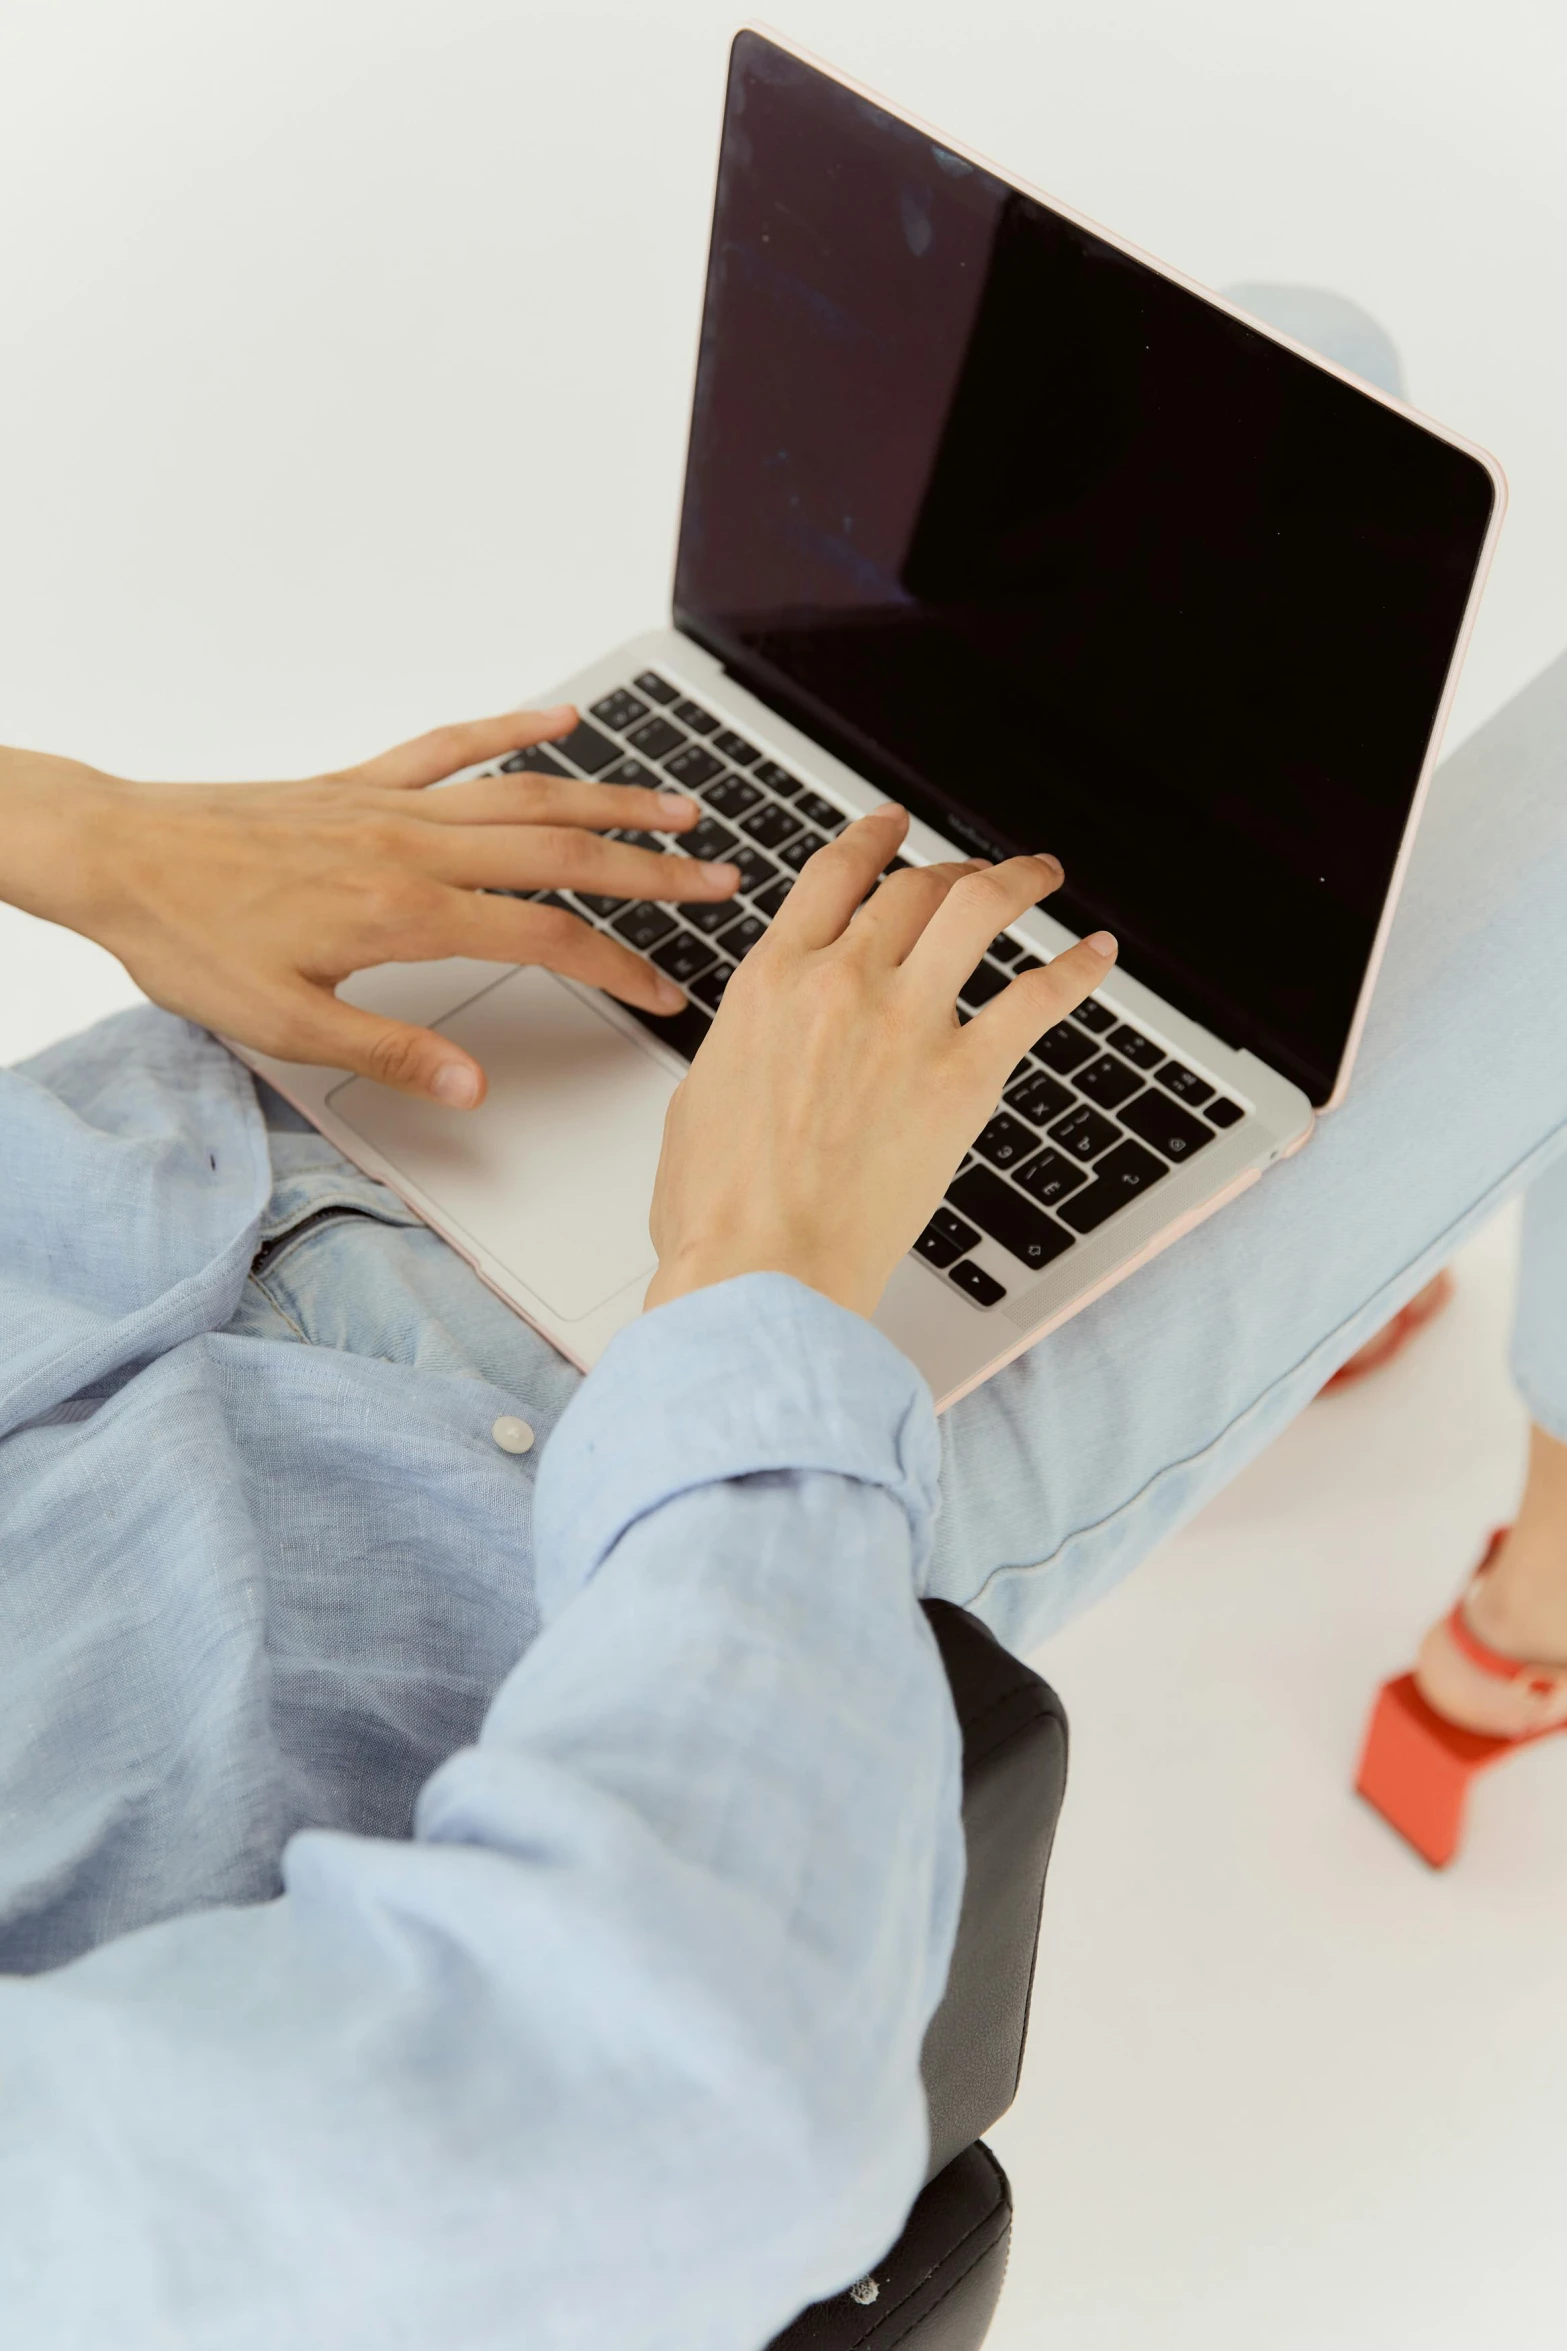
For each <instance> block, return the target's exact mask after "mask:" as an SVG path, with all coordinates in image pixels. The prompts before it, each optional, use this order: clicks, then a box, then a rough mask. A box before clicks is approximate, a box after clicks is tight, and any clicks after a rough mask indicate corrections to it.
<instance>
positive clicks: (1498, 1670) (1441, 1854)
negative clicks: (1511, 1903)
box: [1355, 1527, 1567, 1869]
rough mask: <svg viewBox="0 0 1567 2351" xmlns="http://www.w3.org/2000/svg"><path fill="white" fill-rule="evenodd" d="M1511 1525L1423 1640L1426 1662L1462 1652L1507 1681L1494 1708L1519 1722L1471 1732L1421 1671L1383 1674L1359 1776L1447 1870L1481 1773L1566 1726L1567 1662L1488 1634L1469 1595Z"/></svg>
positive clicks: (1369, 1793) (1435, 1864)
mask: <svg viewBox="0 0 1567 2351" xmlns="http://www.w3.org/2000/svg"><path fill="white" fill-rule="evenodd" d="M1507 1532H1508V1530H1507V1528H1506V1527H1498V1528H1497V1529H1496V1532H1495V1533H1494V1534H1493V1535H1492V1537H1491V1540H1490V1542H1489V1543H1488V1544H1487V1545H1486V1549H1485V1556H1484V1558H1483V1559H1482V1560H1481V1562H1480V1564H1479V1566H1478V1567H1477V1568H1476V1570H1475V1572H1474V1576H1473V1578H1472V1579H1471V1582H1470V1584H1469V1586H1468V1587H1467V1589H1466V1590H1465V1591H1464V1592H1463V1593H1462V1594H1461V1595H1460V1597H1459V1599H1458V1600H1457V1602H1456V1603H1455V1605H1454V1607H1453V1609H1452V1612H1451V1613H1450V1614H1449V1615H1448V1616H1446V1617H1444V1618H1443V1619H1442V1622H1441V1623H1440V1624H1438V1625H1434V1626H1433V1627H1432V1629H1431V1631H1430V1632H1429V1633H1428V1634H1427V1635H1426V1639H1425V1643H1424V1645H1423V1646H1422V1649H1421V1658H1420V1662H1421V1666H1422V1668H1423V1669H1424V1668H1426V1667H1427V1666H1428V1665H1430V1666H1437V1665H1445V1666H1446V1667H1448V1668H1449V1669H1450V1668H1451V1666H1452V1664H1453V1663H1454V1661H1455V1659H1457V1660H1462V1661H1463V1662H1464V1664H1466V1665H1467V1666H1468V1667H1470V1668H1472V1669H1475V1670H1477V1671H1478V1672H1479V1673H1481V1674H1484V1675H1486V1676H1487V1677H1489V1679H1490V1680H1491V1681H1492V1682H1495V1683H1501V1684H1505V1685H1506V1686H1507V1694H1506V1696H1505V1697H1503V1696H1502V1694H1501V1693H1500V1692H1494V1691H1493V1692H1492V1693H1491V1696H1492V1697H1493V1699H1494V1701H1495V1710H1496V1711H1498V1712H1499V1713H1502V1714H1505V1715H1508V1716H1510V1717H1512V1718H1514V1719H1515V1720H1516V1721H1517V1724H1518V1728H1517V1729H1515V1730H1511V1731H1495V1732H1486V1731H1470V1730H1465V1729H1463V1728H1462V1727H1461V1725H1460V1724H1458V1723H1456V1722H1450V1721H1449V1720H1448V1719H1447V1717H1446V1715H1444V1714H1438V1712H1437V1711H1436V1708H1435V1707H1434V1706H1432V1705H1431V1704H1430V1702H1429V1700H1427V1699H1426V1698H1424V1697H1423V1696H1422V1695H1421V1692H1420V1690H1419V1688H1418V1686H1417V1684H1416V1681H1415V1676H1414V1675H1413V1674H1412V1673H1406V1674H1400V1675H1399V1677H1398V1679H1397V1681H1392V1682H1386V1683H1384V1685H1383V1687H1382V1688H1381V1690H1380V1691H1379V1692H1378V1693H1377V1702H1376V1705H1375V1706H1374V1707H1373V1709H1372V1713H1371V1722H1370V1726H1369V1728H1368V1730H1367V1732H1366V1743H1365V1747H1364V1749H1363V1751H1362V1754H1361V1758H1360V1770H1359V1773H1358V1775H1357V1777H1356V1780H1355V1787H1356V1790H1357V1792H1358V1793H1359V1794H1360V1795H1362V1796H1364V1797H1365V1799H1366V1801H1367V1803H1368V1804H1372V1805H1374V1806H1375V1807H1376V1809H1377V1811H1378V1812H1380V1813H1381V1815H1382V1817H1383V1819H1384V1820H1386V1821H1388V1822H1390V1823H1391V1824H1392V1826H1393V1827H1394V1828H1395V1829H1397V1831H1398V1833H1399V1835H1400V1836H1401V1837H1403V1838H1404V1839H1405V1840H1406V1842H1407V1843H1409V1844H1411V1845H1413V1847H1414V1849H1415V1851H1416V1852H1417V1853H1418V1854H1420V1855H1421V1856H1422V1858H1423V1859H1424V1860H1426V1861H1429V1862H1430V1864H1431V1866H1432V1868H1433V1869H1445V1868H1446V1867H1447V1864H1448V1863H1449V1862H1450V1861H1451V1860H1452V1858H1453V1856H1454V1854H1455V1853H1456V1852H1457V1851H1458V1846H1459V1841H1460V1839H1461V1837H1462V1835H1463V1826H1464V1806H1465V1802H1466V1800H1467V1798H1468V1794H1469V1783H1470V1781H1471V1780H1472V1779H1474V1778H1475V1777H1476V1775H1477V1774H1478V1773H1480V1772H1482V1771H1484V1770H1486V1769H1487V1768H1488V1766H1489V1765H1491V1764H1493V1763H1497V1762H1499V1761H1500V1760H1501V1758H1502V1757H1503V1756H1504V1755H1512V1754H1515V1753H1516V1752H1517V1750H1518V1749H1519V1748H1520V1747H1531V1746H1533V1745H1534V1744H1535V1743H1536V1742H1537V1741H1538V1740H1540V1739H1549V1738H1552V1737H1554V1735H1555V1734H1556V1733H1557V1732H1558V1731H1567V1666H1561V1665H1531V1664H1529V1663H1528V1662H1527V1661H1524V1660H1520V1659H1519V1658H1516V1657H1504V1656H1503V1655H1502V1654H1501V1652H1500V1651H1499V1650H1496V1649H1493V1648H1491V1647H1490V1646H1489V1645H1488V1644H1487V1643H1486V1642H1484V1641H1482V1640H1481V1639H1480V1637H1479V1635H1478V1634H1477V1633H1476V1632H1475V1630H1474V1628H1473V1626H1472V1625H1471V1624H1470V1623H1469V1621H1468V1618H1467V1616H1466V1615H1465V1612H1464V1603H1465V1601H1466V1600H1467V1599H1468V1597H1469V1593H1470V1592H1471V1591H1473V1589H1474V1586H1475V1585H1476V1584H1477V1583H1478V1582H1479V1581H1480V1579H1481V1577H1482V1576H1483V1575H1485V1573H1486V1572H1487V1570H1488V1569H1489V1567H1490V1565H1491V1562H1492V1561H1493V1559H1494V1558H1495V1557H1496V1554H1497V1551H1498V1549H1499V1548H1500V1545H1501V1542H1502V1539H1503V1537H1504V1536H1505V1535H1506V1533H1507Z"/></svg>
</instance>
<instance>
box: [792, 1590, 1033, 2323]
mask: <svg viewBox="0 0 1567 2351" xmlns="http://www.w3.org/2000/svg"><path fill="white" fill-rule="evenodd" d="M925 1614H926V1616H927V1617H928V1618H929V1619H930V1625H931V1630H932V1631H933V1632H934V1634H935V1636H936V1640H937V1643H938V1645H939V1647H940V1650H941V1656H942V1662H943V1664H944V1665H945V1666H946V1669H947V1679H948V1680H949V1681H950V1683H951V1684H952V1698H953V1703H954V1705H955V1706H956V1708H957V1714H958V1721H959V1724H960V1725H961V1727H962V1731H963V1834H964V1842H965V1844H966V1846H967V1849H968V1877H967V1881H966V1883H965V1886H964V1890H963V1911H962V1916H961V1918H960V1919H959V1921H958V1936H957V1943H956V1945H955V1947H954V1950H953V1954H952V1969H951V1973H950V1974H949V1976H948V1978H947V1989H946V1992H945V1994H944V1995H943V1997H942V2002H941V2006H940V2007H939V2008H938V2009H937V2011H936V2013H935V2015H934V2016H933V2017H932V2018H931V2021H930V2030H929V2032H928V2033H927V2034H926V2036H925V2053H924V2060H923V2068H924V2075H925V2095H926V2099H927V2102H928V2104H929V2107H930V2172H929V2174H928V2177H927V2183H926V2186H925V2188H924V2191H923V2192H922V2194H921V2195H920V2197H919V2198H918V2200H917V2202H916V2203H915V2206H914V2209H913V2211H912V2212H911V2213H910V2214H909V2218H908V2223H907V2225H906V2227H905V2229H904V2231H903V2234H902V2236H901V2237H900V2238H899V2239H898V2242H897V2243H896V2244H895V2245H894V2246H893V2248H892V2250H891V2252H890V2253H889V2254H887V2256H886V2258H885V2259H884V2260H882V2261H879V2262H878V2263H877V2264H876V2267H875V2268H874V2269H873V2270H872V2271H871V2272H870V2274H869V2276H867V2277H864V2278H862V2279H861V2280H860V2281H859V2283H858V2284H857V2285H855V2286H852V2287H851V2288H850V2289H849V2291H848V2293H846V2294H835V2295H834V2296H833V2298H832V2300H831V2301H830V2302H817V2303H813V2304H812V2306H811V2308H810V2309H809V2310H804V2311H802V2312H801V2313H800V2316H799V2317H798V2318H797V2319H796V2320H795V2322H794V2324H793V2325H792V2326H790V2327H786V2328H785V2330H784V2332H783V2333H782V2334H781V2335H779V2336H777V2337H775V2339H774V2341H773V2343H772V2344H771V2345H770V2346H769V2351H893V2347H894V2346H895V2345H896V2346H898V2351H976V2346H977V2345H979V2344H980V2343H982V2342H983V2341H984V2339H985V2336H986V2335H987V2333H988V2332H989V2330H990V2322H991V2319H992V2317H993V2316H994V2315H995V2308H996V2303H997V2301H998V2300H999V2298H1000V2294H1001V2283H1002V2279H1003V2278H1004V2277H1005V2275H1006V2266H1007V2248H1008V2246H1009V2244H1010V2242H1011V2237H1012V2191H1011V2189H1010V2188H1009V2186H1008V2185H1007V2176H1006V2173H1005V2172H1004V2171H1003V2170H1002V2168H1001V2166H1000V2164H999V2163H998V2162H997V2161H996V2159H995V2157H994V2156H993V2155H992V2154H991V2152H990V2149H989V2148H988V2147H985V2146H982V2145H980V2144H979V2138H980V2133H981V2132H982V2131H987V2130H989V2128H990V2126H991V2124H992V2123H993V2122H996V2121H998V2120H999V2118H1000V2117H1001V2116H1002V2115H1003V2114H1005V2112H1006V2110H1007V2108H1008V2107H1009V2106H1010V2105H1011V2103H1012V2100H1013V2097H1014V2096H1015V2095H1016V2091H1017V2083H1018V2074H1019V2072H1020V2071H1021V2068H1022V2063H1023V2042H1024V2039H1025V2037H1026V2035H1027V2032H1028V2002H1029V1994H1030V1991H1031V1989H1032V1986H1033V1979H1034V1950H1035V1945H1036V1944H1037V1942H1038V1938H1039V1910H1040V1904H1041V1902H1042V1900H1043V1898H1044V1891H1045V1872H1046V1870H1047V1869H1048V1868H1049V1866H1050V1848H1051V1846H1052V1844H1053V1843H1054V1841H1055V1833H1056V1821H1057V1819H1058V1818H1059V1816H1060V1812H1061V1799H1062V1797H1063V1796H1064V1794H1065V1793H1066V1751H1067V1736H1066V1715H1065V1713H1064V1711H1063V1709H1062V1705H1061V1701H1060V1699H1059V1698H1058V1697H1057V1696H1056V1694H1055V1692H1054V1690H1052V1689H1051V1688H1050V1686H1049V1684H1048V1683H1047V1682H1044V1681H1041V1680H1040V1677H1039V1675H1038V1674H1037V1673H1031V1672H1030V1671H1029V1669H1028V1667H1027V1666H1026V1665H1021V1664H1019V1662H1018V1660H1017V1659H1016V1658H1015V1657H1014V1656H1012V1654H1011V1652H1010V1651H1009V1650H1006V1649H1003V1648H1002V1646H1001V1644H1000V1642H999V1641H997V1640H996V1639H995V1638H994V1636H993V1635H992V1634H990V1633H988V1632H987V1631H986V1630H985V1628H984V1626H983V1625H982V1624H980V1623H979V1621H978V1620H977V1618H975V1617H972V1616H969V1615H967V1614H966V1613H965V1612H964V1610H963V1609H961V1608H952V1607H949V1606H948V1604H947V1603H946V1602H945V1601H943V1600H929V1601H927V1602H926V1604H925Z"/></svg>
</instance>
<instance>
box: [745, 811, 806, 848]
mask: <svg viewBox="0 0 1567 2351" xmlns="http://www.w3.org/2000/svg"><path fill="white" fill-rule="evenodd" d="M799 829H800V820H799V818H798V817H797V816H796V815H795V813H794V810H793V809H792V808H780V807H779V805H778V803H777V801H776V800H769V801H767V802H766V803H765V804H764V806H762V807H761V808H758V809H757V810H755V812H754V813H753V814H752V815H750V816H748V817H747V818H746V821H745V823H744V824H743V825H742V826H741V827H740V830H741V831H742V832H743V833H749V834H750V836H751V838H752V840H753V841H760V842H761V844H762V847H763V848H764V849H776V848H778V847H779V846H780V845H781V844H782V843H783V842H785V841H787V840H788V838H789V836H790V834H791V833H797V832H798V831H799Z"/></svg>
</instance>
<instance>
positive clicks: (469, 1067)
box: [430, 1061, 479, 1110]
mask: <svg viewBox="0 0 1567 2351" xmlns="http://www.w3.org/2000/svg"><path fill="white" fill-rule="evenodd" d="M430 1091H431V1093H432V1094H433V1095H434V1096H435V1099H436V1101H437V1102H444V1103H445V1104H446V1107H447V1109H448V1110H471V1109H472V1108H473V1106H474V1104H475V1103H476V1102H477V1101H478V1099H479V1075H478V1072H477V1070H476V1069H475V1068H474V1067H473V1064H472V1063H471V1062H468V1061H443V1062H442V1064H441V1066H440V1068H439V1069H438V1070H437V1071H436V1073H435V1075H434V1077H433V1078H432V1079H431V1080H430Z"/></svg>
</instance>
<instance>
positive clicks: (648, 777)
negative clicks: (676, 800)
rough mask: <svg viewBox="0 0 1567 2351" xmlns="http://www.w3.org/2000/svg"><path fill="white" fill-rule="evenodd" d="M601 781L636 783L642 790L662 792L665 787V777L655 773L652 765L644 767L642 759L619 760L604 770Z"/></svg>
mask: <svg viewBox="0 0 1567 2351" xmlns="http://www.w3.org/2000/svg"><path fill="white" fill-rule="evenodd" d="M599 781H600V783H603V784H635V785H636V787H637V789H638V790H639V791H642V792H661V791H662V790H663V788H664V779H663V777H662V776H660V775H655V774H654V773H653V770H652V769H651V768H650V767H644V766H643V764H642V762H641V760H640V759H622V760H620V761H618V762H617V763H616V765H615V766H614V767H608V768H606V769H605V770H604V773H603V775H602V776H600V778H599Z"/></svg>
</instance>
